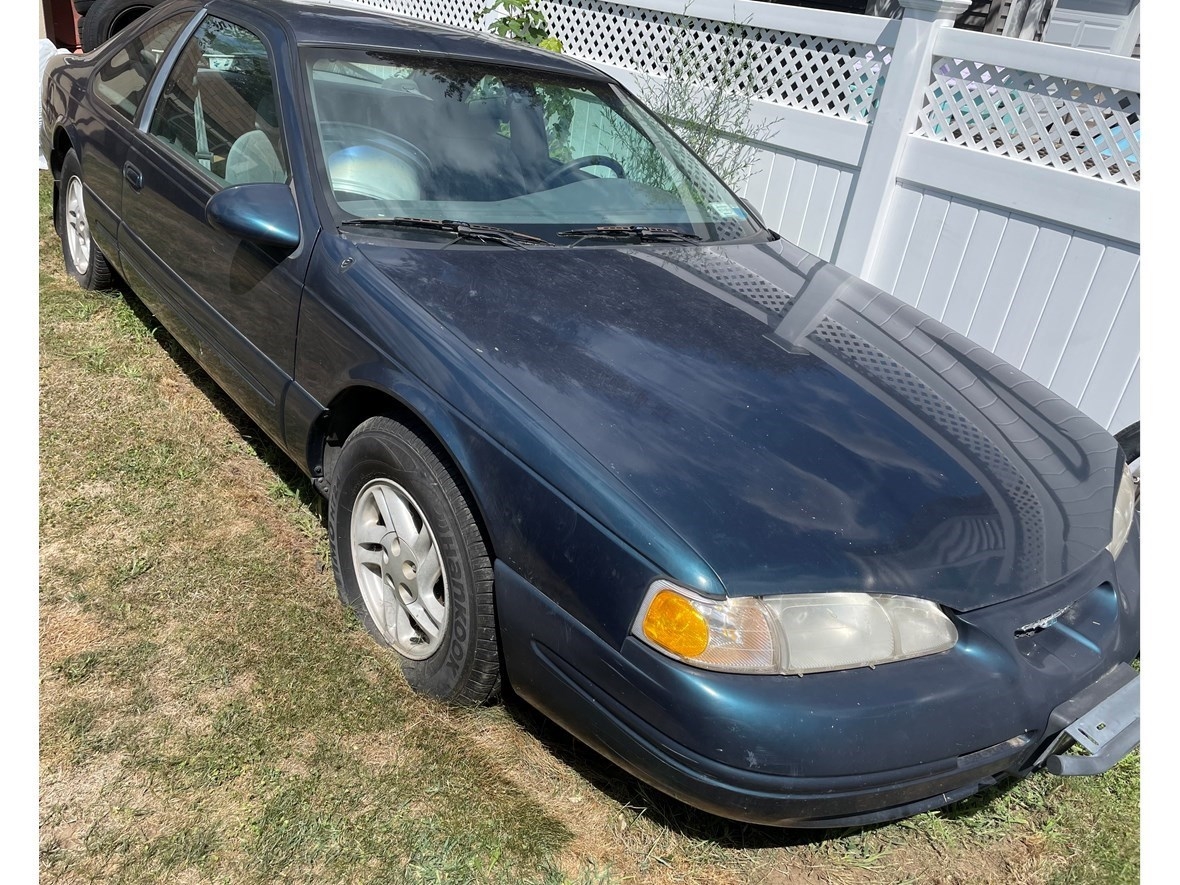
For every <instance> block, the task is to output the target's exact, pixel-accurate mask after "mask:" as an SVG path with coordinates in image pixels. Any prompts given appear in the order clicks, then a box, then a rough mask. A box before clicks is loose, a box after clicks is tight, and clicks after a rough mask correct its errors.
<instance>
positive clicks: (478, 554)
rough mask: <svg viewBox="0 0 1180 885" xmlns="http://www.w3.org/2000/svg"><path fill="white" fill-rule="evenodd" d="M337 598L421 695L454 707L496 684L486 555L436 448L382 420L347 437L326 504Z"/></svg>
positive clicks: (490, 692)
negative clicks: (398, 661) (392, 657)
mask: <svg viewBox="0 0 1180 885" xmlns="http://www.w3.org/2000/svg"><path fill="white" fill-rule="evenodd" d="M328 526H329V531H330V535H331V546H332V569H333V572H334V574H335V577H336V586H337V589H338V590H339V592H340V598H341V600H342V601H343V602H344V603H345V604H346V605H348V606H349V607H351V608H352V610H353V611H354V612H355V613H356V615H357V617H358V618H359V619H360V621H361V623H363V624H364V625H365V628H366V629H367V630H368V631H369V633H370V634H372V636H373V638H375V639H376V640H377V641H378V642H379V643H381V644H382V645H385V646H388V647H391V648H393V650H394V651H396V652H397V653H398V654H399V656H400V657H401V666H402V672H403V673H404V674H405V677H406V681H407V682H408V683H409V684H410V686H411V687H412V688H413V689H414V690H415V691H417V692H419V693H420V694H424V695H429V696H431V697H436V698H439V699H441V700H444V701H447V702H449V703H453V704H456V705H460V706H478V705H480V704H485V703H488V702H489V701H491V700H494V699H495V698H496V697H497V696H498V694H499V688H500V660H499V645H498V642H497V637H496V620H495V611H494V602H493V592H492V560H491V556H490V554H489V552H488V547H487V544H486V542H485V541H484V538H483V533H482V532H481V530H480V527H479V524H478V522H477V520H476V518H475V515H474V512H473V510H472V507H471V506H470V504H469V503H468V500H467V497H466V495H465V494H464V492H463V490H462V487H461V484H460V481H459V479H458V475H457V474H456V473H455V471H454V468H453V467H451V465H450V464H449V462H448V461H447V458H446V455H445V453H443V452H442V451H441V450H440V449H438V448H437V447H436V446H435V445H433V444H432V443H430V442H427V441H426V440H424V439H423V438H422V437H421V436H419V435H417V434H416V433H414V432H413V431H412V430H410V429H409V428H408V427H406V426H405V425H403V424H400V423H398V422H396V421H394V420H392V419H390V418H386V417H376V418H370V419H369V420H367V421H365V422H364V423H362V424H361V425H360V426H359V427H357V428H356V430H354V431H353V432H352V434H351V435H350V436H349V437H348V439H347V440H346V441H345V443H344V446H343V448H342V449H341V452H340V457H339V459H338V460H337V462H336V465H335V468H334V470H333V473H332V490H331V495H330V498H329V504H328Z"/></svg>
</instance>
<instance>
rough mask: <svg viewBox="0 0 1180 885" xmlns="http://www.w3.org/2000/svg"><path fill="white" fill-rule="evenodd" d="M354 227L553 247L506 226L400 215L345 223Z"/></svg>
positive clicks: (515, 245) (516, 246)
mask: <svg viewBox="0 0 1180 885" xmlns="http://www.w3.org/2000/svg"><path fill="white" fill-rule="evenodd" d="M341 223H342V224H345V225H350V226H353V227H406V228H416V229H418V230H436V231H440V232H442V233H448V234H454V235H455V240H454V242H456V243H457V242H459V240H463V239H466V240H480V241H482V242H485V243H503V244H504V245H505V246H513V247H515V248H518V249H521V248H524V247H525V246H552V245H553V244H552V243H550V242H549V241H548V240H543V239H541V238H540V237H534V236H532V235H531V234H525V233H521V232H520V231H518V230H509V229H508V228H506V227H495V226H494V225H490V224H472V223H470V222H467V221H451V220H449V219H442V220H439V219H437V218H409V217H406V216H396V217H394V218H350V219H348V220H347V221H344V222H341Z"/></svg>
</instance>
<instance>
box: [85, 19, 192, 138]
mask: <svg viewBox="0 0 1180 885" xmlns="http://www.w3.org/2000/svg"><path fill="white" fill-rule="evenodd" d="M189 17H190V14H185V15H177V16H173V17H172V18H170V19H167V20H166V21H162V22H160V24H158V25H156V26H155V27H154V28H149V29H148V30H146V31H144V32H143V33H142V34H140V35H139V36H138V37H136V38H135V39H133V40H132V41H131V42H130V43H128V44H127V45H126V46H124V47H123V48H122V49H120V50H119V51H118V52H116V53H115V54H114V55H112V56H111V57H110V59H109V60H108V61H107V63H106V64H104V65H103V66H102V67H101V68H100V69H99V70H98V72H97V73H96V74H95V77H94V91H95V92H96V93H97V94H98V96H99V97H100V98H102V100H103V101H105V102H106V103H107V104H109V105H110V106H111V107H112V108H114V109H115V110H116V111H118V112H119V113H120V114H122V115H123V116H124V117H126V118H127V119H128V120H131V119H133V118H134V117H135V112H136V111H137V110H139V105H140V102H142V101H143V95H144V93H145V92H147V85H148V81H150V80H151V79H152V74H153V73H155V70H156V67H157V66H158V65H159V64H160V57H161V56H163V54H164V51H165V50H166V49H167V48H168V44H169V43H171V42H172V38H173V37H175V36H176V32H177V31H179V30H180V29H181V28H182V27H183V26H184V23H185V22H187V21H188V20H189Z"/></svg>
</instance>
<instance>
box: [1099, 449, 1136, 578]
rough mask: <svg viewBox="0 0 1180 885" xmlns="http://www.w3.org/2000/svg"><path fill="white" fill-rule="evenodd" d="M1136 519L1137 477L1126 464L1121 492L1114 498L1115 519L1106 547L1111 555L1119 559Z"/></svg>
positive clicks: (1120, 485) (1120, 486) (1120, 487)
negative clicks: (1132, 523)
mask: <svg viewBox="0 0 1180 885" xmlns="http://www.w3.org/2000/svg"><path fill="white" fill-rule="evenodd" d="M1134 519H1135V477H1134V476H1132V475H1131V471H1130V470H1128V469H1127V468H1126V467H1125V466H1124V467H1123V479H1122V481H1121V482H1120V483H1119V493H1118V494H1117V495H1115V499H1114V520H1113V521H1112V524H1111V527H1110V543H1109V544H1107V545H1106V549H1107V550H1109V551H1110V555H1111V556H1113V557H1114V558H1115V559H1118V557H1119V554H1120V553H1122V552H1123V546H1124V545H1125V544H1126V543H1127V535H1129V534H1130V533H1131V522H1132V521H1133V520H1134Z"/></svg>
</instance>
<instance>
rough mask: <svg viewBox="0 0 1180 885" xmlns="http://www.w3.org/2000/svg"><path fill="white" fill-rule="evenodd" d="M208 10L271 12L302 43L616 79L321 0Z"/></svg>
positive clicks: (467, 34) (220, 3)
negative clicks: (474, 60) (328, 3)
mask: <svg viewBox="0 0 1180 885" xmlns="http://www.w3.org/2000/svg"><path fill="white" fill-rule="evenodd" d="M206 8H208V10H209V12H210V13H212V14H215V15H216V14H225V15H231V14H232V10H234V9H243V10H245V9H248V8H254V9H262V10H266V11H267V12H270V13H272V14H273V15H275V16H277V17H279V18H281V19H283V20H284V21H285V22H286V23H287V25H288V27H289V28H290V29H291V31H292V32H293V33H294V36H295V42H296V43H298V44H300V45H327V46H351V47H357V48H366V49H384V50H389V51H392V52H413V53H423V54H429V55H434V56H443V57H451V58H466V59H476V60H479V61H487V62H493V63H496V64H504V65H512V66H515V67H523V68H532V69H534V70H542V71H547V72H552V73H564V74H572V75H574V76H579V77H585V78H588V79H593V80H599V81H610V82H614V80H613V78H612V77H610V76H608V75H606V74H605V73H603V72H602V71H600V70H598V69H597V68H595V67H592V66H591V65H588V64H586V63H584V62H581V61H578V60H576V59H573V58H570V57H568V56H564V55H559V54H558V53H554V52H547V51H545V50H543V49H537V48H536V47H533V46H529V45H527V44H524V43H521V42H519V41H515V40H506V39H503V38H500V37H493V36H492V35H490V34H483V33H479V32H476V31H468V30H465V29H463V28H456V27H451V26H448V25H440V24H435V23H433V22H425V21H421V20H419V19H414V18H408V17H405V16H399V15H394V14H392V13H381V12H370V11H368V10H365V9H360V8H356V7H342V6H329V5H326V4H324V3H320V2H317V0H211V2H209V3H207V4H206Z"/></svg>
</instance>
